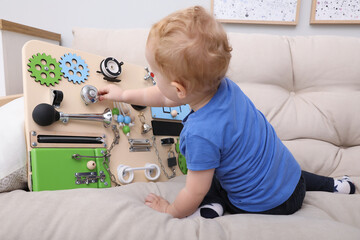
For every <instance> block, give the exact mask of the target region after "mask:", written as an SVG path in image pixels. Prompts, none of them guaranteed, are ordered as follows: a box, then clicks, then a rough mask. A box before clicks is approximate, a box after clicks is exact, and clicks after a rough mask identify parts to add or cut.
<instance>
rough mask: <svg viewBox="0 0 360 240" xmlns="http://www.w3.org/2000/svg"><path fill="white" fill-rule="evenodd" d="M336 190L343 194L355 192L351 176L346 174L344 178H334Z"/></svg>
mask: <svg viewBox="0 0 360 240" xmlns="http://www.w3.org/2000/svg"><path fill="white" fill-rule="evenodd" d="M334 192H335V193H343V194H354V193H355V185H354V184H353V183H352V182H351V179H350V177H349V176H347V175H345V176H343V178H342V179H334Z"/></svg>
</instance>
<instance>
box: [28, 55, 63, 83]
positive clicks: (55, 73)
mask: <svg viewBox="0 0 360 240" xmlns="http://www.w3.org/2000/svg"><path fill="white" fill-rule="evenodd" d="M29 61H30V63H28V66H29V69H28V71H29V72H31V75H30V76H31V77H34V78H35V81H36V82H40V83H41V85H43V84H46V86H49V85H50V84H51V85H53V86H55V83H59V80H61V76H62V75H63V73H62V72H61V67H60V63H58V62H57V61H56V59H55V58H52V57H51V55H46V54H45V53H43V54H40V53H38V54H37V55H35V54H34V55H33V56H32V57H31V58H29Z"/></svg>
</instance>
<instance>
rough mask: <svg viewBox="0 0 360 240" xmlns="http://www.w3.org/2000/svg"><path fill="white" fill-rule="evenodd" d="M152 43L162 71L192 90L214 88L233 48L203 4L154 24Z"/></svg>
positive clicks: (150, 38) (227, 63) (173, 14)
mask: <svg viewBox="0 0 360 240" xmlns="http://www.w3.org/2000/svg"><path fill="white" fill-rule="evenodd" d="M149 44H150V45H151V49H152V51H153V53H154V58H155V62H156V64H157V66H158V67H159V69H160V71H161V73H162V74H163V75H164V76H165V77H166V78H168V79H169V80H171V81H177V82H180V83H181V84H183V85H184V86H186V87H187V89H188V90H190V91H192V90H201V89H202V90H211V91H215V90H216V89H217V87H218V85H219V83H220V81H221V79H222V78H223V77H224V76H225V74H226V72H227V69H228V66H229V62H230V58H231V54H230V52H231V50H232V48H231V47H230V45H229V42H228V39H227V34H226V32H225V31H224V29H223V28H222V26H221V24H220V23H218V22H217V21H216V20H215V18H214V17H213V16H211V15H210V14H209V13H207V12H206V10H205V9H204V8H203V7H200V6H195V7H190V8H187V9H184V10H180V11H177V12H174V13H172V14H170V15H169V16H167V17H165V18H164V19H162V20H161V21H159V22H158V23H156V24H154V25H153V27H152V28H151V30H150V33H149V37H148V45H149Z"/></svg>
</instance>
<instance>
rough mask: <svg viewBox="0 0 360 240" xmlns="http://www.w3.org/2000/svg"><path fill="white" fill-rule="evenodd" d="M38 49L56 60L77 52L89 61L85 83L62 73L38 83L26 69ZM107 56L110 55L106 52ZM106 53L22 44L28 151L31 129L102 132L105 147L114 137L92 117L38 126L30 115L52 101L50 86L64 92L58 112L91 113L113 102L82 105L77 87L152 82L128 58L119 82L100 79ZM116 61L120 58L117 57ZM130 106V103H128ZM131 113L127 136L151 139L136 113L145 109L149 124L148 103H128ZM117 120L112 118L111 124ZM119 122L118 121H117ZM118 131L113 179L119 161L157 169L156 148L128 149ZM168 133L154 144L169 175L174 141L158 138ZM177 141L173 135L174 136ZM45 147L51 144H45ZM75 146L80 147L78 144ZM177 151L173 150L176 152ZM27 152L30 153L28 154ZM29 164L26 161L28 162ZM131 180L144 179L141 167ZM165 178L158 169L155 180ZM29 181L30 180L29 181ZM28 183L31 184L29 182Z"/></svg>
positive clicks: (138, 85)
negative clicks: (135, 105) (143, 105)
mask: <svg viewBox="0 0 360 240" xmlns="http://www.w3.org/2000/svg"><path fill="white" fill-rule="evenodd" d="M37 53H40V54H42V53H45V54H46V55H51V57H52V58H55V59H56V60H57V61H59V60H60V58H61V57H62V56H63V55H64V54H68V53H71V54H76V55H77V56H80V57H81V58H82V59H83V60H84V61H85V63H86V64H87V65H88V69H89V76H88V78H87V80H85V83H81V84H78V83H73V82H72V81H68V79H67V78H64V76H63V77H62V80H60V81H59V83H58V84H55V86H52V85H50V86H49V87H48V86H46V84H44V85H41V84H40V82H36V81H35V79H34V77H31V76H30V75H31V73H30V72H29V71H28V69H29V67H28V65H27V64H28V63H29V59H30V58H31V57H32V56H33V55H34V54H37ZM107 57H109V56H107ZM107 57H103V56H97V55H94V54H91V53H87V52H83V51H79V50H74V49H70V48H65V47H61V46H57V45H53V44H49V43H46V42H42V41H37V40H32V41H29V42H27V43H26V44H25V45H24V47H23V52H22V71H23V84H24V98H25V135H26V145H27V150H28V152H29V151H31V149H32V148H33V146H32V145H31V132H32V131H35V132H41V133H54V132H55V133H58V134H60V135H61V134H66V133H72V134H73V135H76V134H78V135H82V134H84V133H88V134H94V135H100V136H102V135H105V136H106V137H105V141H106V145H107V147H109V146H110V145H111V143H112V141H113V139H114V134H113V132H112V130H111V127H109V128H105V127H104V126H103V123H102V122H95V121H84V120H72V119H70V120H69V122H68V123H67V124H64V123H62V122H61V121H57V122H55V123H53V124H51V125H50V126H45V127H44V126H39V125H38V124H36V123H35V122H34V121H33V119H32V112H33V109H34V108H35V107H36V106H37V105H38V104H40V103H48V104H52V103H51V90H60V91H62V92H63V95H64V98H63V101H62V102H61V105H60V108H58V109H56V110H57V111H59V112H63V113H66V114H93V113H103V112H104V110H105V109H106V108H110V109H112V108H113V102H110V101H103V102H97V103H94V104H90V105H85V103H84V102H83V100H82V99H81V96H80V91H81V89H82V87H83V86H85V85H92V86H95V87H96V88H97V89H99V88H101V87H103V86H105V85H107V84H115V85H118V86H120V87H121V88H123V89H134V88H144V87H149V86H151V85H152V82H151V81H145V80H144V76H145V75H146V71H145V69H144V67H143V66H137V65H134V64H131V63H128V62H124V65H122V73H121V75H120V76H119V77H118V78H119V79H121V82H119V83H110V82H108V81H106V80H104V79H103V77H104V76H103V74H101V73H98V72H97V71H100V63H101V61H102V60H104V59H105V58H107ZM117 60H118V61H119V62H120V61H122V60H121V59H117ZM129 106H130V105H129ZM130 108H131V117H132V119H133V121H134V122H135V125H134V126H133V127H131V132H130V138H133V139H149V140H150V142H151V143H152V136H153V134H152V131H150V132H148V133H146V134H141V123H140V120H139V117H138V115H139V114H140V112H143V113H144V116H145V122H146V123H147V124H149V125H151V120H152V118H151V112H150V107H147V108H145V109H144V110H142V111H137V110H135V109H133V108H132V107H131V106H130ZM113 124H116V125H117V122H116V121H115V119H114V118H113V121H112V125H113ZM117 126H118V125H117ZM119 131H120V141H119V144H118V145H115V147H114V148H113V149H112V151H111V158H110V170H111V172H112V173H113V174H114V175H115V176H116V180H117V181H118V182H119V180H118V177H117V167H118V165H120V164H122V165H127V166H130V167H143V166H145V164H146V163H155V164H157V165H158V166H159V167H160V169H161V166H160V164H159V162H158V157H157V155H156V152H155V149H154V147H153V146H152V147H151V148H150V151H149V152H130V151H129V147H130V145H129V142H128V138H127V137H126V136H125V134H123V132H122V130H121V129H119ZM166 137H168V136H156V145H157V149H158V151H159V155H160V158H161V160H162V163H163V165H164V167H165V170H166V172H167V174H168V175H171V174H172V171H171V169H170V168H168V166H167V157H168V151H169V148H171V149H172V150H173V151H174V152H175V145H174V144H173V145H172V146H162V145H161V141H160V140H161V139H162V138H166ZM173 138H174V139H175V141H176V137H173ZM46 147H51V145H48V146H46ZM74 147H79V146H78V145H76V146H74ZM175 153H176V152H175ZM29 155H30V154H29ZM28 163H29V159H28ZM29 165H30V164H28V166H29ZM30 174H31V173H30V168H29V178H30ZM134 174H135V176H134V181H133V182H147V181H149V180H147V178H146V177H145V175H144V171H134ZM180 175H182V173H181V171H180V170H179V167H178V166H176V176H180ZM167 180H168V178H167V177H166V176H165V174H164V173H163V171H162V170H161V175H160V177H159V178H158V179H157V180H156V181H167ZM30 182H31V181H29V185H30V184H31V183H30ZM112 186H114V183H112ZM29 187H31V186H29ZM30 189H31V188H30Z"/></svg>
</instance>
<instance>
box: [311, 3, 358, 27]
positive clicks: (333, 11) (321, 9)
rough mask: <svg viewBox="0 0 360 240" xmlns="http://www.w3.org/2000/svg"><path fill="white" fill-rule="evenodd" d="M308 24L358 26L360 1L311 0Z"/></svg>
mask: <svg viewBox="0 0 360 240" xmlns="http://www.w3.org/2000/svg"><path fill="white" fill-rule="evenodd" d="M310 24H360V0H342V1H334V0H312V6H311V17H310Z"/></svg>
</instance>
